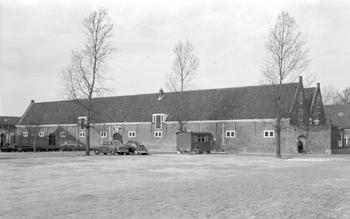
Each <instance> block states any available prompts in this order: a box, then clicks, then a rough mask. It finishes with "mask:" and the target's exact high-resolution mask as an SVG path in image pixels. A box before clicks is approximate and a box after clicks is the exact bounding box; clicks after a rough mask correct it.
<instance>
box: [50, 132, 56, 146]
mask: <svg viewBox="0 0 350 219" xmlns="http://www.w3.org/2000/svg"><path fill="white" fill-rule="evenodd" d="M49 145H52V146H55V145H56V135H55V133H51V134H49Z"/></svg>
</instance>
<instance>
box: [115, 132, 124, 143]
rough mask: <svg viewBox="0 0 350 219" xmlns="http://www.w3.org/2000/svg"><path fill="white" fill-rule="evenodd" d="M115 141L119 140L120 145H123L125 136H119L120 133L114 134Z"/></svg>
mask: <svg viewBox="0 0 350 219" xmlns="http://www.w3.org/2000/svg"><path fill="white" fill-rule="evenodd" d="M113 140H118V141H120V143H122V144H123V136H121V134H119V133H114V134H113Z"/></svg>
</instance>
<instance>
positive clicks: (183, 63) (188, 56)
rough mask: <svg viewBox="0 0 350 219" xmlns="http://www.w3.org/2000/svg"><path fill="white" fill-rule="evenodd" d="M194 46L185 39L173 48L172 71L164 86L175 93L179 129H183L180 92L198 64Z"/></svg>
mask: <svg viewBox="0 0 350 219" xmlns="http://www.w3.org/2000/svg"><path fill="white" fill-rule="evenodd" d="M193 51H194V47H193V45H192V43H191V42H189V41H186V43H185V44H183V43H182V42H181V41H179V43H178V44H177V45H176V46H175V48H174V54H175V58H174V62H173V66H172V72H171V73H170V74H169V75H168V78H167V81H166V87H167V88H168V89H169V90H171V91H174V92H176V93H177V114H178V115H177V117H178V122H179V129H180V130H181V131H183V124H185V122H184V121H183V118H182V110H183V106H182V105H183V98H182V92H183V91H184V89H185V88H186V86H187V85H188V84H189V82H190V81H191V80H192V79H193V78H194V77H195V75H196V71H197V69H198V66H199V60H198V58H197V57H196V56H195V55H194V54H193Z"/></svg>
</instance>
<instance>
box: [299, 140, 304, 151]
mask: <svg viewBox="0 0 350 219" xmlns="http://www.w3.org/2000/svg"><path fill="white" fill-rule="evenodd" d="M298 153H299V154H301V153H303V142H302V141H301V140H300V139H299V140H298Z"/></svg>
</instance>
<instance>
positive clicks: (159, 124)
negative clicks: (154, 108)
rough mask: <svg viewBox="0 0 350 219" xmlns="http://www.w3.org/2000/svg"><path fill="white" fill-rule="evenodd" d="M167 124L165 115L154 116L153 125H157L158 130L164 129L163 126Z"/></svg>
mask: <svg viewBox="0 0 350 219" xmlns="http://www.w3.org/2000/svg"><path fill="white" fill-rule="evenodd" d="M164 122H165V114H153V115H152V123H154V124H155V128H156V129H162V124H163V123H164Z"/></svg>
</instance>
